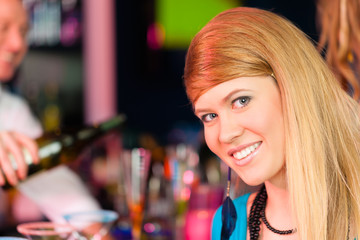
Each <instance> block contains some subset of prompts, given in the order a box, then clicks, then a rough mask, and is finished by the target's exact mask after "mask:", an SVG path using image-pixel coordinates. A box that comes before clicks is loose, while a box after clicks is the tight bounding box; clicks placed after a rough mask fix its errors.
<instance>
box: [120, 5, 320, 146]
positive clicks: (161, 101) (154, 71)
mask: <svg viewBox="0 0 360 240" xmlns="http://www.w3.org/2000/svg"><path fill="white" fill-rule="evenodd" d="M154 4H155V1H154V0H150V1H146V0H140V1H116V17H117V19H116V23H117V25H116V33H117V46H118V48H117V76H118V82H117V84H118V89H117V92H118V110H119V112H124V113H126V114H127V116H128V118H129V121H128V123H129V128H130V129H133V130H136V131H139V132H144V131H145V132H150V133H152V134H154V135H155V136H156V137H158V139H159V141H160V142H167V141H171V139H169V133H170V132H171V131H172V129H174V128H176V127H180V128H190V129H195V131H196V129H200V128H201V126H200V123H199V121H198V120H197V119H196V118H195V116H194V115H193V113H192V110H191V106H190V104H189V102H188V100H187V97H186V95H185V91H184V87H183V82H182V75H183V68H184V62H185V56H186V49H172V50H164V49H160V50H151V49H149V48H147V45H146V27H147V26H148V24H149V23H150V22H152V21H154V11H153V10H154ZM240 5H242V6H249V7H258V8H262V9H266V10H271V11H273V12H276V13H278V14H280V15H283V16H284V17H286V18H288V19H289V20H291V21H292V22H294V23H295V24H296V25H297V26H298V27H299V28H300V29H302V30H303V31H304V32H305V33H306V34H308V35H309V36H310V37H311V38H312V39H314V40H315V41H316V40H317V31H316V24H315V11H316V8H315V2H314V1H311V0H302V1H286V0H248V1H245V2H242V3H240V2H239V6H240ZM189 7H191V6H189ZM170 135H171V134H170ZM171 136H172V137H173V135H171Z"/></svg>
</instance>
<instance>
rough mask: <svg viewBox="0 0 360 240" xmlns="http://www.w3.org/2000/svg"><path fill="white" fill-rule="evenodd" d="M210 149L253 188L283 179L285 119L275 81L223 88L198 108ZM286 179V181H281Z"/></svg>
mask: <svg viewBox="0 0 360 240" xmlns="http://www.w3.org/2000/svg"><path fill="white" fill-rule="evenodd" d="M194 107H195V114H196V115H197V116H198V117H199V118H200V119H201V121H202V122H203V124H204V132H205V140H206V143H207V145H208V146H209V148H210V149H211V150H212V151H213V152H214V153H215V154H216V155H217V156H218V157H220V158H221V159H222V160H223V161H224V162H225V163H226V164H227V165H229V166H230V167H231V168H232V169H233V170H234V171H235V172H236V173H237V174H238V175H239V176H240V177H241V178H242V180H244V181H245V182H246V183H247V184H249V185H258V184H261V183H263V182H264V181H277V180H279V179H280V180H281V179H282V177H283V176H284V175H283V174H284V172H285V171H284V165H285V148H284V123H283V122H284V120H283V112H282V107H281V97H280V91H279V89H278V86H277V85H276V83H275V81H274V79H273V78H272V77H270V76H269V77H240V78H236V79H233V80H230V81H226V82H224V83H221V84H219V85H217V86H215V87H213V88H211V89H209V90H208V91H207V92H205V93H204V94H203V95H201V96H200V97H199V98H198V100H197V101H196V102H195V104H194ZM279 177H281V178H279Z"/></svg>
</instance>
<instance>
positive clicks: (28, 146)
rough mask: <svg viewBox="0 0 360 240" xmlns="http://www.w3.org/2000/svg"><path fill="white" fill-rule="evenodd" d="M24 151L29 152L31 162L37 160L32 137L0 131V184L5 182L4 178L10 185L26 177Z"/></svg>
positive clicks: (36, 147)
mask: <svg viewBox="0 0 360 240" xmlns="http://www.w3.org/2000/svg"><path fill="white" fill-rule="evenodd" d="M26 152H27V153H28V154H30V156H31V158H32V163H38V162H39V157H38V146H37V144H36V142H35V141H34V140H33V139H31V138H29V137H27V136H25V135H23V134H20V133H16V132H9V131H0V168H1V171H0V186H2V185H4V184H5V183H6V181H5V178H6V180H7V182H8V183H9V184H11V185H16V184H17V183H18V181H19V180H23V179H25V178H26V176H27V171H28V165H27V163H26V162H25V156H24V153H26ZM11 155H12V157H11ZM12 161H13V162H12ZM14 163H15V164H14ZM14 165H16V166H14ZM14 167H15V169H14Z"/></svg>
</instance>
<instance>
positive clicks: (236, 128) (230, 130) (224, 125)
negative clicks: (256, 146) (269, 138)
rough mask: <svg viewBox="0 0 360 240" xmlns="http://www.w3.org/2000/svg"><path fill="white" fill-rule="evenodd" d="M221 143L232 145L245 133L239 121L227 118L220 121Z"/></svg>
mask: <svg viewBox="0 0 360 240" xmlns="http://www.w3.org/2000/svg"><path fill="white" fill-rule="evenodd" d="M219 131H220V132H219V141H220V142H223V143H231V142H233V141H234V140H235V139H236V138H237V137H239V136H241V135H242V134H243V132H244V127H243V126H242V125H241V123H240V122H239V120H238V119H236V118H234V117H231V116H226V117H223V118H222V119H221V121H220V129H219Z"/></svg>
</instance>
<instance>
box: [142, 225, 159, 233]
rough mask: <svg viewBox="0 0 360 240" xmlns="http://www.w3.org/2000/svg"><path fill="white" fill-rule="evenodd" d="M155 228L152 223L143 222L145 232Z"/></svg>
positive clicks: (152, 230) (150, 231)
mask: <svg viewBox="0 0 360 240" xmlns="http://www.w3.org/2000/svg"><path fill="white" fill-rule="evenodd" d="M155 229H156V227H155V225H154V224H152V223H145V224H144V230H145V232H147V233H152V232H154V231H155Z"/></svg>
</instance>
